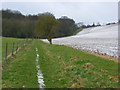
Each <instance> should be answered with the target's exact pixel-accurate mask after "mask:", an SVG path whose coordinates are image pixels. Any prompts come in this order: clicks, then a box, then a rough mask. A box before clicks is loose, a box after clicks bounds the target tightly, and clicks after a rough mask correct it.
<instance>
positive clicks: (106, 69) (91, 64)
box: [3, 40, 118, 88]
mask: <svg viewBox="0 0 120 90" xmlns="http://www.w3.org/2000/svg"><path fill="white" fill-rule="evenodd" d="M35 48H38V54H39V64H40V69H41V71H42V73H43V77H44V81H45V86H46V88H106V87H107V88H113V87H114V88H117V87H118V77H117V76H118V63H116V62H114V61H110V60H107V59H103V58H100V57H97V56H94V55H91V54H88V53H85V52H82V51H80V50H76V49H73V48H71V47H67V46H63V45H49V44H47V43H44V42H42V41H40V40H34V41H33V42H32V44H31V45H29V46H27V47H25V49H22V50H20V51H19V53H18V54H17V55H15V56H14V57H11V58H10V59H9V60H8V61H7V64H6V62H5V61H4V62H3V65H4V67H3V87H7V88H9V87H16V88H17V87H19V88H21V87H27V88H38V82H37V76H36V75H37V70H36V66H35V59H36V51H35Z"/></svg>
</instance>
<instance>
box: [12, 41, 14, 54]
mask: <svg viewBox="0 0 120 90" xmlns="http://www.w3.org/2000/svg"><path fill="white" fill-rule="evenodd" d="M14 44H15V43H14V42H13V48H12V55H13V53H14Z"/></svg>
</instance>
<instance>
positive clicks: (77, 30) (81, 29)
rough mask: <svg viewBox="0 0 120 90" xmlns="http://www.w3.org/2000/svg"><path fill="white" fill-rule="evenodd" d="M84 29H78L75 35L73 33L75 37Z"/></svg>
mask: <svg viewBox="0 0 120 90" xmlns="http://www.w3.org/2000/svg"><path fill="white" fill-rule="evenodd" d="M82 30H83V29H78V30H77V31H75V32H74V33H73V35H76V34H78V33H79V32H80V31H82Z"/></svg>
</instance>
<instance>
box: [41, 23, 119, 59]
mask: <svg viewBox="0 0 120 90" xmlns="http://www.w3.org/2000/svg"><path fill="white" fill-rule="evenodd" d="M118 26H120V25H118V24H113V25H104V26H99V27H92V28H87V29H84V30H82V31H81V32H79V33H78V34H77V35H74V36H70V37H64V38H55V39H53V41H52V42H53V44H58V45H67V46H70V47H73V48H76V49H81V50H86V51H88V52H93V53H98V54H102V55H108V56H111V57H115V58H118V57H119V56H118V40H119V39H118ZM41 40H42V41H44V42H47V43H49V42H48V41H47V40H46V39H41ZM119 46H120V45H119Z"/></svg>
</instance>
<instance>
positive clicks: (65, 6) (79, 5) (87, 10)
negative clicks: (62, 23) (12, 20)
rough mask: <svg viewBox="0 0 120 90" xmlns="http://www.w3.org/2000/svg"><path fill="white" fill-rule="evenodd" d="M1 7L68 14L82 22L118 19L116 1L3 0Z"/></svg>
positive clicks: (57, 14)
mask: <svg viewBox="0 0 120 90" xmlns="http://www.w3.org/2000/svg"><path fill="white" fill-rule="evenodd" d="M2 9H11V10H18V11H20V12H21V13H22V14H24V15H28V14H32V15H33V14H38V13H44V12H51V13H53V14H54V15H55V17H56V18H60V17H61V16H68V17H69V18H72V19H74V21H75V22H76V23H78V22H84V24H92V23H93V22H95V23H97V22H100V23H102V24H103V23H108V22H117V21H118V3H117V2H3V3H2Z"/></svg>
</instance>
